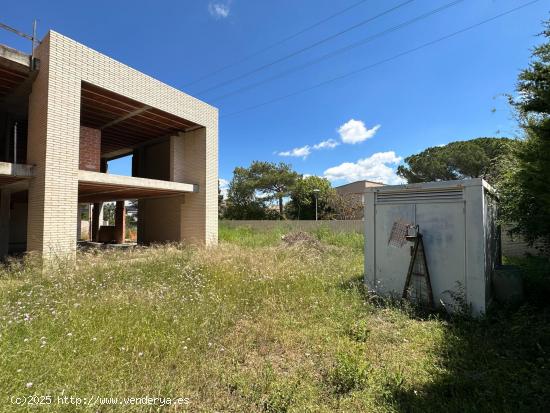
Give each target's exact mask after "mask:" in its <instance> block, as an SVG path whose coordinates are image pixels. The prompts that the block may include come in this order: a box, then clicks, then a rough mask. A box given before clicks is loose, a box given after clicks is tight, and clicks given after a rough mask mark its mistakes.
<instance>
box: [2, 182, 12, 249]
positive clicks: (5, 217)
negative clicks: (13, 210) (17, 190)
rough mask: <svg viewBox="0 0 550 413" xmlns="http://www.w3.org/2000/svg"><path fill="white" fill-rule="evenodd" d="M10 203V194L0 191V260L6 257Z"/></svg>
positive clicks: (4, 190) (8, 240) (6, 191)
mask: <svg viewBox="0 0 550 413" xmlns="http://www.w3.org/2000/svg"><path fill="white" fill-rule="evenodd" d="M10 202H11V193H10V191H9V190H7V189H2V190H0V259H2V258H4V257H5V256H6V255H8V248H9V243H10Z"/></svg>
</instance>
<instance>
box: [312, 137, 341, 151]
mask: <svg viewBox="0 0 550 413" xmlns="http://www.w3.org/2000/svg"><path fill="white" fill-rule="evenodd" d="M338 145H340V142H336V141H335V140H334V139H327V140H326V141H322V142H319V143H317V144H315V145H313V149H316V150H319V149H333V148H336V147H337V146H338Z"/></svg>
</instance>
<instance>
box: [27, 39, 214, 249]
mask: <svg viewBox="0 0 550 413" xmlns="http://www.w3.org/2000/svg"><path fill="white" fill-rule="evenodd" d="M36 56H37V57H38V59H40V70H39V73H38V75H37V77H36V79H35V81H34V84H33V89H32V94H31V95H30V99H29V105H30V106H29V131H28V153H27V162H28V163H29V164H33V165H35V177H34V178H33V179H31V181H30V184H29V214H28V226H27V249H28V250H30V251H37V252H39V253H41V254H44V255H48V256H52V255H67V254H68V255H74V252H75V250H76V236H77V214H76V210H77V204H78V170H79V164H80V165H82V159H83V157H82V156H80V154H79V150H80V149H81V148H82V146H81V145H80V142H81V141H80V136H81V133H80V131H81V122H80V107H81V85H82V82H86V83H89V84H92V85H95V86H97V87H101V88H104V89H106V90H108V91H111V92H113V93H117V94H120V95H122V96H125V97H128V98H131V99H133V100H135V101H138V102H141V103H143V104H144V105H148V106H150V107H153V108H157V109H160V110H162V111H164V112H167V113H169V114H172V115H174V116H178V117H180V118H182V119H187V120H189V121H191V122H194V123H196V124H198V125H200V128H198V129H196V130H194V131H191V132H187V133H182V134H180V135H178V136H175V137H172V138H170V141H169V142H168V144H167V146H166V147H167V153H166V158H165V160H166V162H167V164H166V165H169V166H170V171H169V174H170V176H169V177H167V178H166V179H167V180H173V181H177V182H185V183H191V184H195V185H198V188H199V189H198V192H196V193H190V194H186V195H184V196H183V195H182V196H177V197H170V198H158V199H154V200H147V201H146V202H144V203H143V205H145V207H144V211H143V214H142V213H140V216H142V218H143V219H144V220H145V219H146V221H145V222H146V225H149V226H151V225H153V226H155V227H156V228H155V233H154V234H151V235H150V236H148V237H149V238H151V240H154V241H165V240H170V241H192V242H198V243H203V244H208V245H212V244H215V243H216V242H217V228H218V225H217V205H218V204H217V203H218V200H217V191H218V187H217V182H218V111H217V109H216V108H214V107H212V106H210V105H208V104H206V103H204V102H202V101H200V100H198V99H196V98H193V97H191V96H189V95H187V94H185V93H183V92H180V91H178V90H176V89H174V88H172V87H170V86H168V85H166V84H164V83H162V82H160V81H158V80H156V79H153V78H151V77H149V76H147V75H145V74H143V73H140V72H138V71H137V70H134V69H132V68H130V67H128V66H126V65H124V64H121V63H119V62H117V61H116V60H114V59H111V58H109V57H107V56H105V55H103V54H101V53H98V52H96V51H94V50H92V49H90V48H88V47H86V46H84V45H82V44H79V43H77V42H75V41H74V40H71V39H69V38H67V37H65V36H63V35H61V34H59V33H56V32H53V31H52V32H50V33H48V35H47V36H46V37H45V39H44V40H43V41H42V43H41V44H40V46H39V47H38V48H37V51H36ZM81 167H82V166H81ZM84 169H86V168H84ZM157 179H158V178H157ZM141 204H142V203H141V202H140V206H141ZM165 218H168V219H167V220H166V221H168V222H166V221H165ZM172 224H177V225H176V226H175V228H174V226H173V225H172ZM163 228H165V229H163Z"/></svg>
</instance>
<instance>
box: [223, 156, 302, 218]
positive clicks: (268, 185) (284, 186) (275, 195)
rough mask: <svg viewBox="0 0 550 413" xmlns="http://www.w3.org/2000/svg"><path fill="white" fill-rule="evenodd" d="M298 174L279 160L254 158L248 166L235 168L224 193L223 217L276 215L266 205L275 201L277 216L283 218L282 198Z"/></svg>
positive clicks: (269, 216) (286, 194)
mask: <svg viewBox="0 0 550 413" xmlns="http://www.w3.org/2000/svg"><path fill="white" fill-rule="evenodd" d="M300 176H301V175H300V174H298V173H297V172H295V171H294V170H293V169H292V166H291V165H288V164H285V163H282V162H281V163H279V164H275V163H272V162H264V161H254V162H252V164H251V165H250V166H249V167H248V168H244V167H237V168H235V170H234V171H233V179H232V180H231V182H230V183H229V190H228V193H227V203H226V208H227V209H226V218H229V219H269V218H275V216H274V211H273V210H270V209H269V208H268V204H269V203H270V202H272V201H277V202H278V211H279V213H278V218H283V217H284V210H283V198H285V197H287V196H289V195H290V191H291V189H292V188H293V186H294V184H295V182H296V180H297V179H298V178H300Z"/></svg>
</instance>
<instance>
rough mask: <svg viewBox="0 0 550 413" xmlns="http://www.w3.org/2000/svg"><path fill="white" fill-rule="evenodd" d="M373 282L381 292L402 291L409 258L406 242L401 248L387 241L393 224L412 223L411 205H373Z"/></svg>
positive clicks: (413, 215)
mask: <svg viewBox="0 0 550 413" xmlns="http://www.w3.org/2000/svg"><path fill="white" fill-rule="evenodd" d="M375 213H376V220H375V226H376V227H375V232H376V234H377V236H376V245H375V257H376V258H375V263H376V264H375V265H376V272H375V283H376V288H377V289H379V290H380V291H381V292H388V293H394V294H401V292H402V291H403V287H404V285H405V278H406V277H407V269H408V268H409V262H410V260H411V254H410V248H409V243H408V242H407V243H405V245H404V246H403V247H402V248H397V247H393V246H391V245H389V240H390V235H391V231H392V227H393V224H394V223H395V222H398V221H403V222H406V223H410V224H414V222H415V214H414V205H376V212H375Z"/></svg>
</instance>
